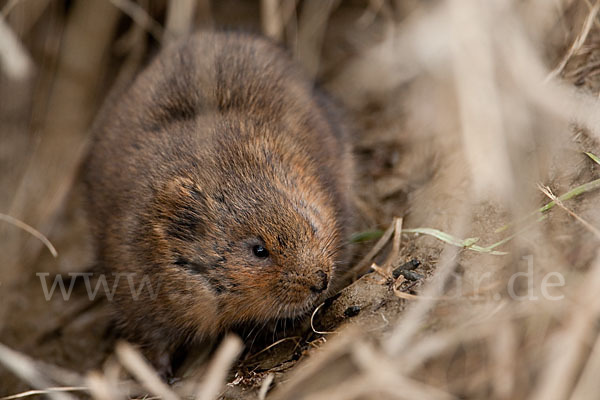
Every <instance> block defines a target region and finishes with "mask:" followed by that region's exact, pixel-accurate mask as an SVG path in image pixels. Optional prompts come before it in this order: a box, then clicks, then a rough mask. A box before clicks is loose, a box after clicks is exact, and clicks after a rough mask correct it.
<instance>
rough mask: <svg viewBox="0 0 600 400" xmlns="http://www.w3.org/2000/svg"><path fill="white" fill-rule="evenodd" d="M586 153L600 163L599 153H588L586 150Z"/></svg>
mask: <svg viewBox="0 0 600 400" xmlns="http://www.w3.org/2000/svg"><path fill="white" fill-rule="evenodd" d="M585 155H586V156H588V157H589V158H591V159H592V160H594V162H595V163H596V164H600V158H598V156H597V155H595V154H594V153H588V152H587V151H586V152H585Z"/></svg>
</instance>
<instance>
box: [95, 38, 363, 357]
mask: <svg viewBox="0 0 600 400" xmlns="http://www.w3.org/2000/svg"><path fill="white" fill-rule="evenodd" d="M351 176H352V162H351V158H350V151H349V140H348V138H347V133H346V129H345V128H344V126H343V124H342V122H341V121H340V120H339V117H338V116H337V113H336V111H335V110H334V108H333V107H332V106H331V104H330V103H329V101H328V100H327V99H325V98H324V97H323V96H322V95H321V94H319V93H317V92H316V91H315V89H314V88H313V85H312V83H311V82H310V81H308V80H307V79H306V78H305V77H304V76H303V74H302V73H301V71H300V70H299V69H298V68H297V67H296V66H295V65H294V64H293V63H292V62H291V61H290V60H289V58H288V56H287V54H286V53H285V52H284V51H283V50H282V49H280V48H278V47H277V46H275V45H273V44H271V43H269V42H267V41H266V40H264V39H260V38H256V37H253V36H249V35H244V34H237V33H214V34H213V33H201V34H197V35H194V36H192V37H190V38H188V39H186V40H184V41H182V42H181V43H179V44H177V45H175V46H172V47H170V48H167V49H165V50H164V51H163V52H162V53H161V54H159V56H158V57H157V59H156V60H155V61H154V62H153V63H152V64H151V65H150V66H149V67H148V68H147V69H146V70H145V71H144V72H143V73H141V74H140V76H139V77H138V78H137V79H136V81H135V82H134V83H133V84H132V85H131V87H130V88H129V89H127V90H126V91H125V93H124V94H122V95H120V96H119V98H117V99H114V98H113V100H112V101H111V102H110V104H109V105H108V106H106V107H105V109H104V110H103V112H102V113H101V115H100V116H99V118H98V120H97V122H96V124H95V127H94V143H93V146H92V149H91V152H90V157H89V160H88V162H87V164H86V168H85V180H86V184H87V186H88V193H89V214H90V218H91V222H92V226H93V229H94V234H95V237H96V239H97V251H98V258H99V262H100V264H101V265H103V266H104V267H105V268H107V270H108V271H110V272H112V273H113V274H120V278H119V279H120V280H119V282H118V289H117V294H116V296H115V298H114V302H115V304H116V315H117V318H118V320H119V322H120V324H121V326H122V328H123V330H124V332H125V333H126V334H127V335H128V336H129V337H130V338H131V339H133V340H135V341H137V342H139V343H140V344H142V345H144V346H146V347H147V348H148V349H149V353H155V354H153V355H154V356H156V355H157V354H164V353H165V352H166V353H170V352H172V351H173V350H174V349H175V348H176V347H178V346H179V345H181V344H182V343H185V342H188V341H193V340H197V339H202V338H206V337H210V336H214V335H216V334H218V333H220V332H222V331H224V330H226V329H227V328H228V327H231V326H232V325H234V324H240V323H264V322H266V321H270V320H274V319H278V318H288V317H295V316H299V315H302V314H304V313H306V312H307V311H308V310H310V309H311V308H312V307H314V306H315V305H316V303H317V302H318V301H320V300H322V299H323V298H324V297H325V296H326V295H327V294H330V293H331V290H333V289H332V288H333V286H334V284H332V280H333V281H334V282H335V279H336V276H339V274H340V272H341V270H342V269H343V266H344V264H345V262H346V260H347V257H346V254H345V253H346V251H345V250H344V245H345V241H346V239H347V236H348V228H347V226H348V220H349V214H350V208H349V198H350V194H349V191H350V180H351ZM256 245H261V246H264V247H265V248H266V249H267V250H268V251H269V253H270V255H269V257H267V258H259V257H257V256H255V255H254V254H253V247H254V246H256ZM124 274H129V275H124ZM128 277H129V278H128ZM144 277H146V283H149V284H151V286H152V289H153V290H154V295H153V294H152V293H151V291H149V290H148V287H145V288H144V289H143V290H142V291H141V293H139V298H138V299H137V300H136V299H135V298H134V297H135V296H133V295H132V293H131V288H130V283H134V285H135V287H136V288H139V285H140V284H141V283H142V279H143V278H144ZM128 279H129V280H128ZM325 288H327V290H325ZM134 294H135V293H134Z"/></svg>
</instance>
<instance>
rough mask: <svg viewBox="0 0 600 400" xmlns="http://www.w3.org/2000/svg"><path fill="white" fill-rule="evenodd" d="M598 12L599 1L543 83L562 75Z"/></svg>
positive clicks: (599, 8)
mask: <svg viewBox="0 0 600 400" xmlns="http://www.w3.org/2000/svg"><path fill="white" fill-rule="evenodd" d="M598 11H600V1H596V4H594V6H593V7H592V9H591V10H590V12H589V14H588V16H587V18H586V19H585V22H584V24H583V28H582V29H581V32H579V35H577V37H576V38H575V40H574V41H573V44H571V47H570V48H569V51H567V54H565V56H564V57H563V58H562V60H561V61H560V63H559V64H558V65H557V66H556V68H554V69H553V70H552V72H550V73H549V74H548V76H547V77H546V79H545V82H548V81H550V80H552V79H554V78H555V77H557V76H558V75H560V74H561V73H562V71H563V70H564V69H565V67H566V66H567V63H568V62H569V60H570V59H571V57H573V55H575V53H577V51H578V50H579V49H580V48H581V46H582V45H583V44H584V43H585V41H586V39H587V37H588V34H589V33H590V30H591V29H592V25H593V24H594V20H595V19H596V15H597V14H598Z"/></svg>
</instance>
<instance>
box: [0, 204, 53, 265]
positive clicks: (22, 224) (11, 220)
mask: <svg viewBox="0 0 600 400" xmlns="http://www.w3.org/2000/svg"><path fill="white" fill-rule="evenodd" d="M0 220H2V221H5V222H8V223H9V224H12V225H14V226H16V227H18V228H20V229H23V230H24V231H26V232H28V233H29V234H31V235H32V236H34V237H35V238H37V239H38V240H40V241H41V242H42V243H43V244H44V246H46V248H47V249H48V251H50V254H52V257H54V258H56V257H58V252H57V251H56V248H55V247H54V246H53V245H52V243H51V242H50V240H48V238H47V237H46V236H45V235H44V234H43V233H41V232H40V231H38V230H37V229H35V228H34V227H32V226H29V225H27V224H26V223H25V222H23V221H19V220H18V219H16V218H13V217H11V216H10V215H6V214H2V213H0Z"/></svg>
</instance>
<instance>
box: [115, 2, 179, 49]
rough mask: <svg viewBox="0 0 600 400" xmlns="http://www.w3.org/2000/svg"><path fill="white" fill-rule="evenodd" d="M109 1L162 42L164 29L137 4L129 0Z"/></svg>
mask: <svg viewBox="0 0 600 400" xmlns="http://www.w3.org/2000/svg"><path fill="white" fill-rule="evenodd" d="M110 1H111V3H113V4H114V5H115V7H118V8H119V9H120V10H121V11H123V13H125V14H127V15H128V16H129V17H130V18H131V19H132V20H134V21H135V23H136V24H138V25H139V26H141V27H142V28H144V29H145V30H146V31H148V32H150V34H151V35H152V36H153V37H154V38H155V39H156V40H158V42H159V43H160V42H162V40H163V37H164V36H165V30H164V29H163V27H162V26H161V25H160V24H159V23H158V22H157V21H156V20H155V19H154V18H152V17H151V16H150V15H149V14H148V12H147V11H146V10H144V9H143V8H142V7H141V6H140V5H139V4H137V3H134V2H133V1H131V0H110ZM167 34H168V33H167Z"/></svg>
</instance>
